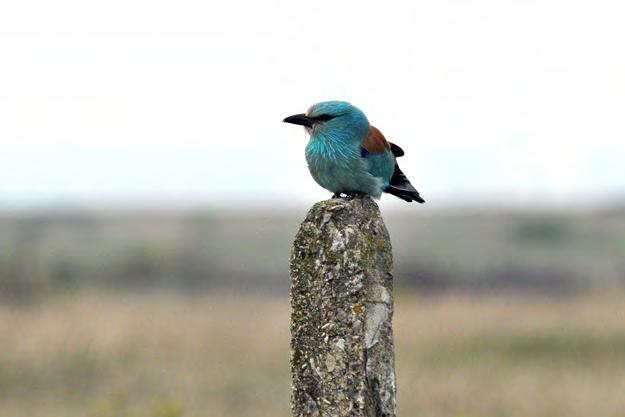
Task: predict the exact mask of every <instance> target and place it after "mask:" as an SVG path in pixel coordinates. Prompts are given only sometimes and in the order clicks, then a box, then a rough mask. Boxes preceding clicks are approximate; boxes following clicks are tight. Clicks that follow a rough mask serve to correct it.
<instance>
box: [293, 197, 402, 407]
mask: <svg viewBox="0 0 625 417" xmlns="http://www.w3.org/2000/svg"><path fill="white" fill-rule="evenodd" d="M392 263H393V259H392V251H391V242H390V238H389V235H388V231H387V230H386V227H385V225H384V222H383V221H382V217H381V216H380V211H379V209H378V206H377V205H376V203H375V202H373V200H371V199H370V198H355V199H353V200H346V199H331V200H327V201H322V202H319V203H317V204H315V205H314V206H313V208H312V209H311V210H310V211H309V212H308V215H307V216H306V219H305V220H304V222H303V223H302V225H301V227H300V229H299V232H298V233H297V236H296V237H295V242H294V244H293V252H292V254H291V373H292V377H293V386H292V388H293V392H292V395H291V409H292V411H293V417H347V416H350V417H395V409H396V406H395V391H396V386H395V355H394V348H393V332H392V327H391V319H392V317H393V295H392V289H393V276H392Z"/></svg>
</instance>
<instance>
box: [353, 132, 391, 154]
mask: <svg viewBox="0 0 625 417" xmlns="http://www.w3.org/2000/svg"><path fill="white" fill-rule="evenodd" d="M360 146H361V148H362V149H363V150H364V152H363V153H367V154H373V155H379V154H383V153H384V152H386V151H387V150H390V149H391V144H390V143H388V142H387V141H386V138H385V137H384V135H383V134H382V132H380V130H379V129H378V128H377V127H374V126H371V127H370V128H369V134H368V135H367V137H366V138H365V139H364V140H363V141H362V143H361V144H360ZM363 156H364V155H363Z"/></svg>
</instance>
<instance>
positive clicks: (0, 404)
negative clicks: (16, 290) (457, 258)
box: [0, 293, 625, 417]
mask: <svg viewBox="0 0 625 417" xmlns="http://www.w3.org/2000/svg"><path fill="white" fill-rule="evenodd" d="M623 307H624V306H623V300H622V299H621V298H618V297H616V296H614V297H603V298H593V297H587V298H579V299H566V300H546V299H513V298H473V299H471V298H460V297H447V298H419V297H416V296H400V297H398V299H397V300H396V315H395V337H396V347H397V373H398V382H399V410H398V411H399V415H403V416H429V417H443V416H445V417H460V416H463V417H464V416H476V417H489V416H493V417H494V416H498V417H500V416H506V417H514V416H519V417H520V416H524V417H525V416H567V417H581V416H587V417H598V416H620V415H623V414H622V413H623V410H625V378H623V375H625V320H624V317H623V315H624V313H623V311H625V310H624V309H623ZM288 308H289V306H288V300H287V299H286V298H276V297H261V296H240V295H236V294H214V295H199V296H195V297H188V296H187V297H185V296H180V295H173V294H170V293H159V294H155V293H150V294H143V295H140V294H134V295H133V294H127V293H126V294H83V295H80V296H75V297H73V298H63V299H53V300H50V301H49V302H47V303H45V304H44V305H41V306H38V307H29V308H10V307H6V306H5V307H0V335H1V337H2V348H1V350H0V415H2V416H4V415H7V416H12V417H19V416H24V417H26V416H29V417H30V416H47V417H72V416H93V417H118V416H120V417H122V416H123V417H143V416H144V417H148V416H155V417H176V416H197V417H199V416H209V417H210V416H215V417H245V416H249V417H270V416H271V417H274V416H287V415H289V405H288V401H289V390H290V383H289V369H288V344H289V333H288Z"/></svg>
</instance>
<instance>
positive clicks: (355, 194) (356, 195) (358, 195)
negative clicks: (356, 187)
mask: <svg viewBox="0 0 625 417" xmlns="http://www.w3.org/2000/svg"><path fill="white" fill-rule="evenodd" d="M346 195H347V199H348V200H354V199H356V198H365V197H366V196H367V193H363V192H360V191H354V192H351V193H346Z"/></svg>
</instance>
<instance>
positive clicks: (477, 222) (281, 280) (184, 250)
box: [0, 211, 625, 301]
mask: <svg viewBox="0 0 625 417" xmlns="http://www.w3.org/2000/svg"><path fill="white" fill-rule="evenodd" d="M419 213H420V212H416V214H414V213H413V214H411V215H402V214H400V213H393V214H392V215H391V214H389V215H385V217H386V222H387V226H388V229H389V231H390V234H391V237H392V240H393V249H394V254H395V266H396V271H397V273H396V283H397V285H398V286H399V287H404V288H405V287H411V288H416V289H418V290H421V291H438V292H440V291H450V290H454V291H458V290H460V291H470V292H484V291H487V292H501V291H505V292H509V291H516V292H518V291H521V292H529V293H539V294H551V295H559V294H566V293H573V292H579V291H587V290H593V291H594V290H608V291H612V290H614V289H616V288H622V287H623V285H624V284H625V262H624V261H623V256H622V254H623V253H625V215H623V214H619V213H607V212H606V213H599V212H597V213H564V212H560V213H558V212H554V213H511V212H492V213H484V212H476V213H471V212H462V213H461V212H458V213H447V214H445V213H443V214H438V215H436V216H425V215H422V214H419ZM304 214H305V213H304V211H302V212H301V213H298V214H296V213H286V214H284V213H278V214H271V215H269V214H262V213H254V214H249V213H248V214H239V215H232V216H227V215H225V214H224V213H203V214H193V213H172V212H170V213H155V212H128V213H120V212H118V213H108V214H106V213H99V214H85V213H62V214H58V215H48V216H43V215H42V216H30V217H25V216H5V217H1V216H0V299H1V298H4V299H5V300H7V299H9V300H11V301H16V300H29V299H35V300H36V299H37V298H41V297H43V296H46V295H49V294H54V293H67V292H71V291H75V290H80V289H85V288H108V289H116V288H170V289H171V288H174V289H178V290H181V291H197V290H198V289H207V288H210V289H215V288H246V289H262V290H264V291H274V290H280V291H281V292H282V293H284V292H285V291H286V289H287V288H288V278H287V268H288V266H287V262H288V254H289V251H290V246H291V242H292V240H293V237H294V235H295V232H296V230H297V227H298V225H299V222H300V221H301V220H302V219H303V218H304Z"/></svg>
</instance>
